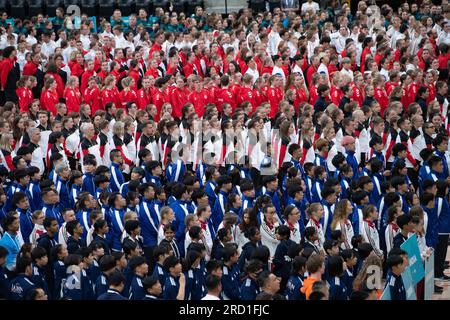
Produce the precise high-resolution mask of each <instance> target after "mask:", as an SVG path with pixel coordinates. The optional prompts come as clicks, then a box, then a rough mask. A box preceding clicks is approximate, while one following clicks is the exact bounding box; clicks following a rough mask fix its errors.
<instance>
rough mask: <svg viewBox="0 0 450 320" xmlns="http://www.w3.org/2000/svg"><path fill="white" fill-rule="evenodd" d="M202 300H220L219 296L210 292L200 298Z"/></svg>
mask: <svg viewBox="0 0 450 320" xmlns="http://www.w3.org/2000/svg"><path fill="white" fill-rule="evenodd" d="M202 300H220V299H219V297H216V296H213V295H212V294H207V295H206V296H204V297H203V298H202Z"/></svg>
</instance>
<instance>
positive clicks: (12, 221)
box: [0, 213, 21, 272]
mask: <svg viewBox="0 0 450 320" xmlns="http://www.w3.org/2000/svg"><path fill="white" fill-rule="evenodd" d="M2 228H3V231H4V234H3V237H2V238H1V240H0V246H2V247H3V248H5V249H6V250H7V251H8V255H7V256H6V262H5V268H6V270H8V271H9V272H13V271H14V269H15V268H16V257H17V254H18V253H19V252H20V247H21V245H20V238H19V234H18V232H19V228H20V224H19V219H18V217H17V216H16V215H12V214H9V213H8V214H7V215H6V217H5V218H3V221H2ZM8 271H7V272H8Z"/></svg>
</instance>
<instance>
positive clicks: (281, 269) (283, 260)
mask: <svg viewBox="0 0 450 320" xmlns="http://www.w3.org/2000/svg"><path fill="white" fill-rule="evenodd" d="M295 244H296V243H295V242H294V241H292V240H290V239H288V240H281V241H280V243H279V244H278V246H277V249H276V250H275V256H274V258H273V265H274V269H273V273H274V274H275V275H276V276H277V277H282V278H283V279H285V280H287V279H288V278H289V274H290V273H291V266H292V262H291V258H290V257H289V256H288V252H289V248H291V247H292V246H294V245H295Z"/></svg>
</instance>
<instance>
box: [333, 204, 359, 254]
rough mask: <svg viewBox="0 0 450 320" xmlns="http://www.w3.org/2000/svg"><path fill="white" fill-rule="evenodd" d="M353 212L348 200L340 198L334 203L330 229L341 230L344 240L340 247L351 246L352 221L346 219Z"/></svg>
mask: <svg viewBox="0 0 450 320" xmlns="http://www.w3.org/2000/svg"><path fill="white" fill-rule="evenodd" d="M352 212H353V206H352V203H351V202H350V200H348V199H342V200H341V201H339V202H338V203H337V204H336V207H335V208H334V213H333V221H332V222H331V230H333V231H334V230H341V232H342V234H343V238H344V242H343V243H342V244H341V248H342V249H344V250H345V249H351V248H352V238H353V235H354V232H353V226H352V222H351V221H350V220H349V219H348V217H349V216H350V214H351V213H352Z"/></svg>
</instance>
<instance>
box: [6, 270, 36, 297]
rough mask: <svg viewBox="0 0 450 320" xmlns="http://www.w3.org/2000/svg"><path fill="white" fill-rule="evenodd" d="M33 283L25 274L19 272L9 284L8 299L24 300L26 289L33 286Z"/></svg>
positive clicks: (28, 289)
mask: <svg viewBox="0 0 450 320" xmlns="http://www.w3.org/2000/svg"><path fill="white" fill-rule="evenodd" d="M35 287H36V286H35V284H34V283H33V282H32V281H31V279H30V278H29V277H28V276H26V275H25V274H23V273H22V274H19V275H17V277H15V278H14V279H12V280H11V282H10V284H9V299H10V300H25V298H26V296H27V294H28V291H30V290H31V289H33V288H35Z"/></svg>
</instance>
